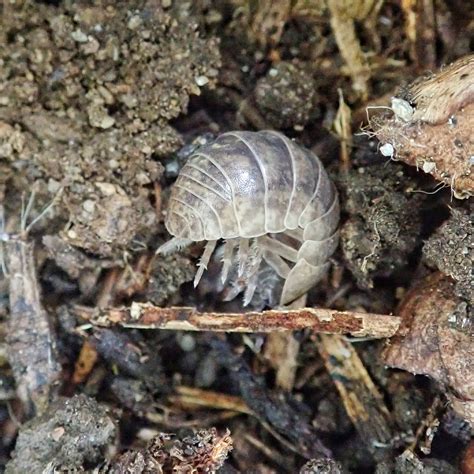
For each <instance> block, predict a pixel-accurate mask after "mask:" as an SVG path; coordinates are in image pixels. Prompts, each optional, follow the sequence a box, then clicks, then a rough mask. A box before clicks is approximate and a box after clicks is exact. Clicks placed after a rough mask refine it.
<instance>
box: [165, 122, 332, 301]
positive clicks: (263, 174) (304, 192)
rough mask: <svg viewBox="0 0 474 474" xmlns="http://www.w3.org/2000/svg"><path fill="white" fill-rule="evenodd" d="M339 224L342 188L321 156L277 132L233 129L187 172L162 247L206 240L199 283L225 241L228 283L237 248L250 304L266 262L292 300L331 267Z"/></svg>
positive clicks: (175, 191) (224, 272) (169, 214)
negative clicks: (211, 259) (328, 172)
mask: <svg viewBox="0 0 474 474" xmlns="http://www.w3.org/2000/svg"><path fill="white" fill-rule="evenodd" d="M338 221H339V201H338V196H337V192H336V189H335V187H334V184H333V183H332V182H331V181H330V179H329V177H328V175H327V173H326V171H325V170H324V168H323V166H322V164H321V162H320V161H319V159H318V158H317V156H316V155H314V153H312V152H311V151H309V150H307V149H305V148H302V147H300V146H298V145H297V144H295V143H294V142H293V141H291V140H289V139H288V138H286V137H285V136H284V135H282V134H281V133H278V132H273V131H261V132H241V131H238V132H227V133H224V134H222V135H220V136H219V137H218V138H217V139H216V140H215V141H214V142H212V143H210V144H207V145H205V146H203V147H201V148H199V149H198V150H196V152H195V153H194V154H193V155H192V156H191V157H190V158H189V159H188V161H187V162H186V164H185V165H184V167H183V168H182V169H181V171H180V173H179V176H178V179H177V180H176V182H175V184H174V186H173V189H172V191H171V196H170V201H169V206H168V211H167V215H166V221H165V225H166V228H167V229H168V231H169V233H170V234H172V235H173V236H174V238H173V239H172V240H170V241H169V242H167V243H165V244H164V245H163V246H161V247H160V249H159V250H158V252H160V253H167V252H170V251H172V250H175V249H177V248H181V247H184V246H186V245H189V244H190V243H192V242H197V241H204V240H205V241H207V244H206V247H205V249H204V252H203V255H202V257H201V260H200V262H199V264H198V267H199V268H198V271H197V273H196V277H195V280H194V285H195V286H196V285H197V284H198V283H199V280H200V278H201V276H202V273H203V271H204V269H206V268H207V264H208V262H209V259H210V257H211V255H212V253H213V252H214V249H215V246H216V243H217V241H218V240H219V239H224V240H225V244H224V249H223V257H222V261H223V269H222V280H223V281H225V280H226V279H227V276H228V274H229V269H230V268H231V266H232V264H233V263H234V261H235V260H236V258H235V256H234V253H236V255H237V261H238V275H239V277H240V278H242V279H243V280H244V281H245V283H246V290H245V295H244V304H248V303H249V302H250V300H251V299H252V296H253V293H254V291H255V288H256V286H257V284H258V270H259V268H260V265H261V263H262V260H263V261H264V262H266V263H267V264H268V265H270V266H271V267H272V268H273V269H274V270H275V271H276V272H277V273H278V275H280V276H281V277H282V278H283V279H284V280H285V283H284V286H283V290H282V295H281V304H288V303H289V302H291V301H293V300H295V299H296V298H298V297H299V296H301V295H302V294H304V293H305V292H307V291H308V290H309V289H310V288H311V287H312V286H314V285H315V284H316V283H317V282H318V280H319V279H320V278H321V277H322V276H323V275H324V273H325V272H326V270H327V266H328V262H327V261H328V258H329V257H330V256H331V254H332V253H333V252H334V250H335V249H336V247H337V242H338V232H337V224H338ZM237 247H238V251H237V252H235V251H236V248H237Z"/></svg>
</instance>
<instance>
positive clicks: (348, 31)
mask: <svg viewBox="0 0 474 474" xmlns="http://www.w3.org/2000/svg"><path fill="white" fill-rule="evenodd" d="M327 3H328V8H329V11H330V13H331V27H332V30H333V33H334V36H335V38H336V42H337V45H338V47H339V50H340V52H341V56H342V57H343V58H344V61H345V62H346V65H347V70H348V71H347V72H348V73H349V75H350V76H351V78H352V87H353V89H354V91H355V92H356V93H357V94H359V95H360V96H361V97H362V98H363V99H364V100H366V99H367V97H368V93H369V79H370V76H371V71H370V67H369V64H368V61H367V58H366V56H365V54H364V52H363V50H362V47H361V45H360V42H359V39H358V37H357V33H356V25H355V22H356V21H362V20H365V19H366V18H367V17H368V16H369V15H370V14H371V12H372V10H373V9H374V8H379V7H380V5H379V7H377V2H376V1H374V0H357V1H350V0H328V2H327Z"/></svg>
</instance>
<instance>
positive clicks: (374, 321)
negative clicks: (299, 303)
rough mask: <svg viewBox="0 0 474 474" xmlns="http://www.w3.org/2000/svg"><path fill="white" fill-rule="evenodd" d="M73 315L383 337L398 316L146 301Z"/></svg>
mask: <svg viewBox="0 0 474 474" xmlns="http://www.w3.org/2000/svg"><path fill="white" fill-rule="evenodd" d="M73 311H74V312H75V314H76V315H77V316H79V317H81V318H83V319H86V320H88V321H90V322H92V323H93V324H95V325H98V326H111V325H120V326H123V327H133V328H141V329H168V330H174V331H178V330H182V331H214V332H251V333H254V332H258V333H271V332H283V331H296V330H301V329H311V330H312V331H315V332H321V333H329V334H350V335H352V336H357V337H372V338H384V337H391V336H393V335H394V334H395V333H396V332H397V330H398V327H399V325H400V318H398V317H397V316H389V315H384V314H371V313H357V312H351V311H337V310H333V309H323V308H300V309H289V310H271V311H262V312H248V313H200V312H199V311H197V310H196V309H195V308H190V307H170V308H160V307H157V306H153V305H152V304H149V303H133V304H132V305H131V306H130V307H122V308H109V309H104V310H101V309H100V308H89V307H84V306H74V307H73Z"/></svg>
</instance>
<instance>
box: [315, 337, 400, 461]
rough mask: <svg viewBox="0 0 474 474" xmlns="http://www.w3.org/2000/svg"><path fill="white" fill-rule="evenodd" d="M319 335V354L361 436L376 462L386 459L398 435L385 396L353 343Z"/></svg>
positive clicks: (339, 338) (340, 338)
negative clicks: (393, 428) (371, 376)
mask: <svg viewBox="0 0 474 474" xmlns="http://www.w3.org/2000/svg"><path fill="white" fill-rule="evenodd" d="M316 337H317V341H318V350H319V353H320V354H321V356H322V358H323V360H324V363H325V365H326V368H327V370H328V372H329V374H330V375H331V377H332V379H333V382H334V384H335V385H336V388H337V390H338V391H339V394H340V396H341V398H342V402H343V403H344V407H345V409H346V412H347V414H348V416H349V418H350V419H351V421H352V423H353V424H354V426H355V428H356V429H357V431H358V432H359V435H360V437H361V439H362V440H363V441H364V443H365V444H366V446H367V449H368V451H369V452H370V453H371V454H372V455H373V457H374V459H375V460H376V461H382V460H383V459H386V458H387V457H388V456H389V455H390V451H391V449H392V442H393V439H394V435H393V430H392V421H391V417H390V413H389V411H388V409H387V407H386V405H385V403H384V400H383V397H382V395H381V394H380V392H379V391H378V390H377V387H376V386H375V384H374V382H373V381H372V379H371V378H370V375H369V373H368V372H367V370H366V368H365V367H364V364H363V363H362V361H361V360H360V358H359V355H358V354H357V352H356V350H355V349H354V347H353V346H352V344H351V343H350V342H348V341H346V340H345V339H344V338H342V337H340V336H333V335H323V334H322V335H319V336H316Z"/></svg>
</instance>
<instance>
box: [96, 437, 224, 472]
mask: <svg viewBox="0 0 474 474" xmlns="http://www.w3.org/2000/svg"><path fill="white" fill-rule="evenodd" d="M231 450H232V438H231V437H230V432H229V431H226V432H224V433H223V434H222V435H220V434H219V433H218V432H217V430H216V429H215V428H211V429H209V430H202V431H198V432H197V433H196V434H194V435H192V436H186V437H184V438H182V439H179V438H178V439H177V438H175V437H174V436H173V435H171V434H165V433H160V434H158V435H157V436H155V437H154V438H153V439H152V440H151V441H150V442H149V443H148V445H147V447H146V448H143V449H137V450H134V451H129V452H126V453H124V454H122V455H121V456H119V457H118V458H117V459H116V460H114V461H113V462H112V463H111V464H110V466H109V467H108V469H106V470H105V471H104V472H106V473H107V474H121V473H124V472H130V473H134V474H152V473H173V472H176V473H192V472H195V473H210V474H211V473H214V472H217V471H218V470H219V469H220V468H221V467H222V466H223V464H224V462H225V460H226V458H227V456H228V454H229V452H230V451H231Z"/></svg>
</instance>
